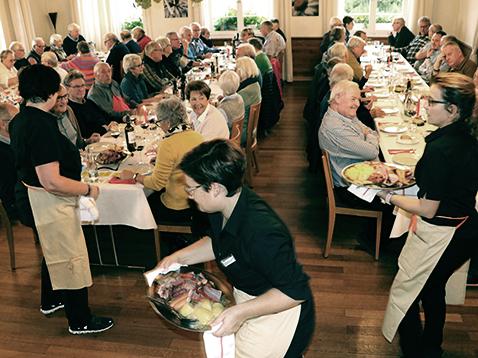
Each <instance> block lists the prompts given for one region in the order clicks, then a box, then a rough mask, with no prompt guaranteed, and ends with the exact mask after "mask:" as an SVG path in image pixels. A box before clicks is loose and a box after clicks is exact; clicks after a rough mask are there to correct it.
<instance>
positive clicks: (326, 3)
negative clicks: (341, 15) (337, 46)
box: [319, 0, 339, 33]
mask: <svg viewBox="0 0 478 358" xmlns="http://www.w3.org/2000/svg"><path fill="white" fill-rule="evenodd" d="M338 11H339V6H338V0H321V1H320V4H319V17H320V19H321V21H322V33H326V32H327V31H329V30H330V28H329V20H330V18H331V17H332V16H337V15H338Z"/></svg>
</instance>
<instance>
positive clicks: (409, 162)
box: [392, 153, 418, 167]
mask: <svg viewBox="0 0 478 358" xmlns="http://www.w3.org/2000/svg"><path fill="white" fill-rule="evenodd" d="M392 160H393V162H394V163H397V164H401V165H406V166H408V167H413V166H415V165H417V162H418V159H417V157H415V156H414V155H413V154H409V153H399V154H395V155H394V156H392Z"/></svg>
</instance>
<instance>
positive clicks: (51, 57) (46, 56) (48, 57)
mask: <svg viewBox="0 0 478 358" xmlns="http://www.w3.org/2000/svg"><path fill="white" fill-rule="evenodd" d="M41 64H42V65H44V66H48V67H51V68H53V69H54V70H55V71H56V72H58V74H59V75H60V78H61V82H63V80H64V79H65V77H66V75H67V74H68V72H66V70H64V69H63V68H61V67H59V66H58V57H57V56H56V54H54V53H53V52H51V51H47V52H43V54H42V55H41Z"/></svg>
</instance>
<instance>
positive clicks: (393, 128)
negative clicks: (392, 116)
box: [379, 124, 408, 134]
mask: <svg viewBox="0 0 478 358" xmlns="http://www.w3.org/2000/svg"><path fill="white" fill-rule="evenodd" d="M379 128H380V130H381V131H382V132H385V133H390V134H400V133H405V132H406V131H407V130H408V128H407V126H405V125H396V124H391V125H386V124H385V125H381V126H380V127H379Z"/></svg>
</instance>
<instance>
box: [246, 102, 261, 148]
mask: <svg viewBox="0 0 478 358" xmlns="http://www.w3.org/2000/svg"><path fill="white" fill-rule="evenodd" d="M260 111H261V102H258V103H255V104H251V105H250V107H249V119H248V122H247V142H246V154H247V151H250V150H254V149H255V147H256V146H257V125H258V123H259V112H260Z"/></svg>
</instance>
